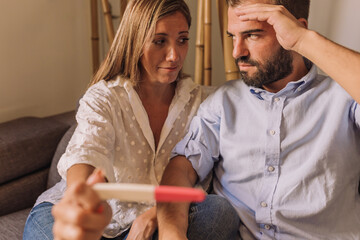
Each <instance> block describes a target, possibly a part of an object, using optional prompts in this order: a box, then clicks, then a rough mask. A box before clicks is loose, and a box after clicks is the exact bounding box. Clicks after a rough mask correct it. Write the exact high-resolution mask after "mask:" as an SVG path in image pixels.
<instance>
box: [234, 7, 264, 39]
mask: <svg viewBox="0 0 360 240" xmlns="http://www.w3.org/2000/svg"><path fill="white" fill-rule="evenodd" d="M236 8H237V7H229V14H228V17H229V19H228V31H229V32H230V33H232V34H237V33H241V32H246V31H249V30H253V29H265V28H267V27H268V26H267V25H268V24H266V23H265V22H259V21H241V20H240V18H239V16H237V15H236V13H235V12H236Z"/></svg>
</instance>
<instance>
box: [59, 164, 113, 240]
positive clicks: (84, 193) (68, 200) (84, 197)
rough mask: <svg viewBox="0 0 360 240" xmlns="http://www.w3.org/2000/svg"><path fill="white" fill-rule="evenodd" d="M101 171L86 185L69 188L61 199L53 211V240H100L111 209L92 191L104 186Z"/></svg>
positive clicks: (74, 184)
mask: <svg viewBox="0 0 360 240" xmlns="http://www.w3.org/2000/svg"><path fill="white" fill-rule="evenodd" d="M104 181H105V179H104V176H103V175H102V173H101V171H99V170H95V171H94V173H93V174H92V175H90V176H89V178H88V179H87V181H86V182H76V183H73V184H71V186H69V187H68V189H67V190H66V192H65V195H64V197H63V199H62V200H61V201H60V202H59V203H58V204H56V205H55V206H54V207H53V210H52V214H53V216H54V219H55V223H54V227H53V232H54V239H55V240H56V239H58V240H60V239H61V240H63V239H71V240H83V239H84V240H85V239H86V240H92V239H93V240H99V239H100V238H101V236H102V233H103V231H104V229H105V227H106V226H107V225H108V224H109V222H110V220H111V216H112V213H111V208H110V206H109V205H108V204H107V203H106V202H104V201H102V200H101V199H100V198H99V196H98V194H97V193H96V192H95V191H94V190H93V189H92V188H91V185H93V184H95V183H97V182H104Z"/></svg>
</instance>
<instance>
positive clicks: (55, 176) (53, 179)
mask: <svg viewBox="0 0 360 240" xmlns="http://www.w3.org/2000/svg"><path fill="white" fill-rule="evenodd" d="M76 126H77V125H76V124H74V125H73V126H71V127H70V128H69V130H67V132H66V133H65V135H64V136H63V137H62V138H61V140H60V143H59V145H58V146H57V148H56V152H55V154H54V157H53V159H52V161H51V166H50V172H49V178H48V182H47V188H51V187H52V186H54V185H55V184H56V183H58V182H59V181H60V180H61V177H60V175H59V172H58V171H57V164H58V162H59V160H60V158H61V156H62V155H63V153H64V152H65V150H66V147H67V145H68V143H69V141H70V139H71V137H72V135H73V133H74V131H75V128H76Z"/></svg>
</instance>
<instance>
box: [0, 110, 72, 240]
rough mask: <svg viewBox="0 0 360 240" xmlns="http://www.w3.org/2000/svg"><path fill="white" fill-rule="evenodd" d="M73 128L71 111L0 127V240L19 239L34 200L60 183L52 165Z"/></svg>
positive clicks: (13, 122)
mask: <svg viewBox="0 0 360 240" xmlns="http://www.w3.org/2000/svg"><path fill="white" fill-rule="evenodd" d="M75 126H76V121H75V112H74V111H71V112H66V113H62V114H58V115H55V116H50V117H45V118H37V117H23V118H19V119H15V120H12V121H9V122H5V123H1V124H0V240H9V239H11V240H16V239H22V233H23V229H24V225H25V221H26V218H27V215H28V214H29V211H30V209H31V207H32V206H33V204H34V203H35V200H36V199H37V197H38V196H39V195H40V194H41V193H42V192H44V191H45V190H46V189H47V188H49V187H51V186H53V185H55V183H57V182H58V181H59V180H60V176H59V175H58V173H57V170H56V165H57V162H58V160H59V158H60V157H61V155H62V153H63V152H64V151H65V148H66V146H67V143H68V141H69V140H70V137H71V136H72V133H73V131H74V129H75Z"/></svg>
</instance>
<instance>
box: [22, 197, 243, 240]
mask: <svg viewBox="0 0 360 240" xmlns="http://www.w3.org/2000/svg"><path fill="white" fill-rule="evenodd" d="M52 207H53V204H52V203H48V202H44V203H41V204H39V205H37V206H36V207H34V208H33V209H32V210H31V212H30V214H29V217H28V219H27V221H26V224H25V229H24V235H23V240H52V239H54V237H53V234H52V228H53V225H54V218H53V216H52V215H51V209H52ZM239 225H240V219H239V217H238V215H237V213H236V211H235V209H234V208H233V207H232V206H231V204H230V203H229V202H228V201H227V200H226V199H225V198H223V197H220V196H218V195H214V194H210V195H208V196H207V197H206V200H205V201H204V202H201V203H192V204H191V205H190V210H189V228H188V231H187V235H188V239H189V240H202V239H204V240H222V239H224V240H232V239H239V233H238V230H239ZM126 237H127V234H126V236H125V237H124V238H123V237H117V238H115V239H116V240H121V239H123V240H125V239H126ZM102 239H104V240H105V239H107V238H102ZM115 239H114V240H115ZM157 239H158V233H157V231H156V232H155V234H154V236H153V240H157Z"/></svg>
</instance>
